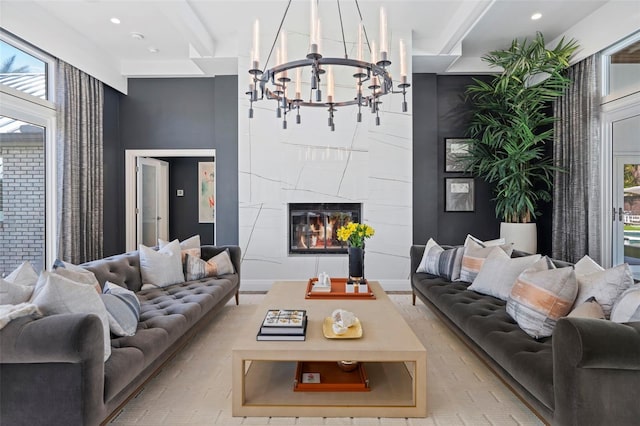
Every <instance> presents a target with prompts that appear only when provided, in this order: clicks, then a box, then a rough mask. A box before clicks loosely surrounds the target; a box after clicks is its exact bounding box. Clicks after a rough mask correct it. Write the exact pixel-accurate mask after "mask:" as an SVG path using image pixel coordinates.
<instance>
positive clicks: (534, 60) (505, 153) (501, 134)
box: [466, 33, 578, 253]
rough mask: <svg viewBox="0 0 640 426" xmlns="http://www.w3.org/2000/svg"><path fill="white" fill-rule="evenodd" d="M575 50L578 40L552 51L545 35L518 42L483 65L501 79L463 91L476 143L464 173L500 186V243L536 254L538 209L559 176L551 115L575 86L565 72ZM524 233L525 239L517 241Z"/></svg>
mask: <svg viewBox="0 0 640 426" xmlns="http://www.w3.org/2000/svg"><path fill="white" fill-rule="evenodd" d="M577 48H578V44H577V42H576V41H575V40H570V41H568V42H565V41H564V39H562V40H561V41H560V42H559V43H558V45H557V46H556V47H555V48H553V49H551V50H550V49H547V48H546V46H545V42H544V37H543V36H542V34H541V33H537V34H536V37H535V38H534V39H533V40H531V41H530V42H529V41H527V40H526V39H525V40H524V41H518V40H517V39H516V40H514V41H513V42H512V43H511V47H510V48H508V49H505V50H497V51H493V52H490V53H489V54H487V55H485V56H484V57H483V58H482V59H483V60H484V61H485V62H488V63H489V64H490V66H491V67H495V68H501V69H502V72H500V73H499V74H496V75H495V76H493V77H492V78H491V79H490V80H489V81H483V80H481V79H477V78H476V79H474V83H473V84H471V85H469V86H468V87H467V89H466V94H467V97H468V101H469V102H470V105H471V111H472V116H471V122H470V126H469V129H468V134H469V136H470V137H471V139H472V140H473V143H472V144H471V146H470V148H469V154H468V156H467V158H466V169H467V170H468V171H469V172H470V173H472V174H473V175H475V176H478V177H481V178H483V179H484V180H486V181H487V182H489V183H491V184H493V185H494V186H495V188H494V194H495V198H494V199H495V201H496V216H497V217H498V218H500V219H501V220H502V221H503V223H502V225H501V229H500V233H501V236H503V237H504V238H506V239H507V241H510V242H513V243H514V246H516V247H517V248H518V249H521V250H525V251H528V252H532V253H535V252H536V250H537V237H536V228H535V223H533V220H534V219H535V218H536V217H537V216H538V215H539V212H538V211H537V204H538V202H540V201H550V200H551V190H552V183H553V181H552V179H553V172H554V171H555V170H556V167H555V166H554V165H553V159H552V158H549V157H548V156H546V155H545V143H546V142H547V141H550V140H551V139H552V137H553V123H554V121H555V118H554V117H553V116H552V115H551V114H549V112H548V108H549V106H550V105H551V104H550V103H551V101H553V100H555V99H556V98H558V97H559V96H561V95H562V94H563V92H564V91H565V89H566V88H567V87H568V85H569V83H570V80H569V79H568V78H567V76H566V69H567V68H568V67H569V60H570V58H571V56H572V55H573V53H574V52H575V51H576V49H577ZM511 224H517V225H515V228H517V229H516V235H513V234H511V233H510V232H511V229H510V228H514V226H513V225H511ZM523 224H524V225H523ZM522 228H524V230H522ZM522 232H524V234H525V235H527V236H525V237H520V236H519V235H520V234H521V233H522ZM523 238H525V240H523ZM527 240H529V243H527V242H526V241H527Z"/></svg>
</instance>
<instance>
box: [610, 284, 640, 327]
mask: <svg viewBox="0 0 640 426" xmlns="http://www.w3.org/2000/svg"><path fill="white" fill-rule="evenodd" d="M611 321H613V322H632V321H640V284H636V285H634V286H632V287H630V288H628V289H627V290H625V292H624V293H622V295H621V296H620V298H619V299H618V300H616V302H615V304H614V305H613V309H612V310H611Z"/></svg>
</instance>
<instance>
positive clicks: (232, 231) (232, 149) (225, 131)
mask: <svg viewBox="0 0 640 426" xmlns="http://www.w3.org/2000/svg"><path fill="white" fill-rule="evenodd" d="M237 87H238V78H237V76H220V77H212V78H158V79H129V89H128V91H129V93H128V95H126V96H124V95H118V98H119V102H118V103H117V105H116V106H113V105H110V112H109V114H112V113H113V111H116V116H117V122H116V120H114V119H113V117H112V118H111V119H110V120H109V126H111V128H110V129H109V130H108V132H109V134H119V138H117V139H118V140H115V141H112V140H110V141H108V143H107V141H106V139H105V164H106V165H107V166H106V168H109V169H112V170H110V172H109V173H107V172H105V204H107V203H109V204H111V203H114V204H118V206H119V208H118V210H117V211H116V210H115V207H114V208H111V206H110V207H109V208H107V207H106V206H105V217H106V216H107V215H108V214H109V215H111V217H110V219H109V223H107V222H106V221H105V235H109V240H110V242H109V250H110V251H109V252H107V251H106V242H105V254H113V253H118V252H122V251H124V250H125V226H124V194H125V191H126V190H127V188H125V185H124V151H125V150H126V149H181V148H182V149H212V148H214V149H216V161H217V163H216V170H217V174H218V184H217V195H218V200H216V201H217V203H218V205H217V214H218V217H217V218H216V220H217V223H216V226H217V244H238V149H237V145H238V144H237V141H238V124H237V123H238V96H237V93H236V92H237ZM114 96H115V95H114ZM105 103H106V102H105ZM106 115H107V113H106V112H105V116H106ZM106 125H107V123H106V120H105V126H106ZM116 128H117V130H115V129H116ZM106 133H107V130H105V134H106ZM107 157H108V158H109V159H110V161H113V163H111V164H110V163H109V162H107V160H106V159H107ZM111 172H113V173H111ZM107 177H108V179H107ZM112 213H113V214H112Z"/></svg>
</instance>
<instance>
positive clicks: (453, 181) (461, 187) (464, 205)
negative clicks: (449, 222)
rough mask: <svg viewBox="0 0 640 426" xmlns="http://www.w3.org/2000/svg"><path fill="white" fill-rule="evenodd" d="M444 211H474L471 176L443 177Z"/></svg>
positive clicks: (473, 186)
mask: <svg viewBox="0 0 640 426" xmlns="http://www.w3.org/2000/svg"><path fill="white" fill-rule="evenodd" d="M444 184H445V188H444V194H445V195H444V211H446V212H472V211H475V181H474V179H473V178H472V177H462V178H445V180H444Z"/></svg>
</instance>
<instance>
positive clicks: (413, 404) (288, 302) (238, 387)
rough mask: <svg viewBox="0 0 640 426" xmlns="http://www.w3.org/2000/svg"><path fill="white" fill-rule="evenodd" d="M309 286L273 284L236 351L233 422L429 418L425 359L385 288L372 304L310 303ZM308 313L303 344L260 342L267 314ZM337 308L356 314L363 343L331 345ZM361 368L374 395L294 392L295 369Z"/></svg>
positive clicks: (335, 342)
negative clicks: (330, 324) (328, 328)
mask: <svg viewBox="0 0 640 426" xmlns="http://www.w3.org/2000/svg"><path fill="white" fill-rule="evenodd" d="M306 284H307V283H306V282H302V281H299V282H276V283H274V284H273V286H272V288H271V290H270V291H269V293H268V294H267V295H266V296H265V298H264V300H263V302H262V303H261V304H260V306H259V307H258V308H257V309H256V312H255V314H254V315H253V317H251V318H247V322H246V325H245V327H244V328H243V331H242V332H241V333H240V336H238V338H237V340H236V341H235V343H234V345H233V348H232V355H231V357H232V382H233V383H232V406H233V407H232V414H233V416H260V417H264V416H271V417H278V416H284V417H296V416H305V417H306V416H308V417H426V415H427V383H426V382H427V352H426V350H425V348H424V346H423V345H422V343H421V342H420V340H418V338H417V337H416V335H415V334H414V333H413V331H412V330H411V328H410V327H409V325H408V324H407V323H406V321H405V320H404V318H403V317H402V315H401V314H400V313H399V312H398V310H397V309H396V307H395V306H394V304H393V303H392V302H391V300H390V299H389V297H388V296H387V295H386V293H385V292H384V291H383V290H382V287H381V286H380V284H379V283H378V282H376V281H371V282H370V283H369V285H370V288H371V290H372V291H373V292H374V294H375V296H376V299H374V300H370V299H367V300H354V299H342V300H313V299H305V298H304V293H305V289H306ZM274 308H277V309H306V310H307V317H308V324H307V338H306V341H275V342H274V341H256V333H257V332H258V329H259V327H260V324H261V323H262V320H263V319H264V315H265V313H266V311H267V310H268V309H274ZM336 308H342V309H346V310H348V311H351V312H353V313H355V314H356V316H357V317H358V318H359V319H360V322H361V323H362V328H363V336H362V338H360V339H327V338H325V337H324V336H323V334H322V322H323V320H324V318H325V317H327V316H330V315H331V312H333V310H334V309H336ZM338 360H357V361H361V362H364V363H365V364H364V365H365V367H366V371H367V376H368V378H369V383H370V388H371V390H370V392H294V391H293V385H294V378H295V372H296V363H297V361H338Z"/></svg>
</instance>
